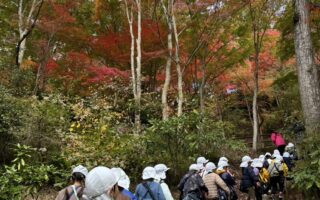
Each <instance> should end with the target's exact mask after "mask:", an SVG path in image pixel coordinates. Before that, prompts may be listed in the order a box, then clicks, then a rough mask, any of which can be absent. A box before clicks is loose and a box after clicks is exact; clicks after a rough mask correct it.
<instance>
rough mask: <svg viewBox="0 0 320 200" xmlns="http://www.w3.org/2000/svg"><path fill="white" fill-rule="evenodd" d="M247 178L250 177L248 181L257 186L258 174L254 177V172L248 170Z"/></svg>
mask: <svg viewBox="0 0 320 200" xmlns="http://www.w3.org/2000/svg"><path fill="white" fill-rule="evenodd" d="M249 176H250V179H251V181H252V183H253V184H254V185H256V186H259V185H260V184H259V174H258V175H256V174H255V172H254V171H253V170H249Z"/></svg>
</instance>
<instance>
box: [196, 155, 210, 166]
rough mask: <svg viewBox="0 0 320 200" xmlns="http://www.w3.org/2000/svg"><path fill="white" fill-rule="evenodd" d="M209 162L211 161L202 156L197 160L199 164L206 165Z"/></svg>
mask: <svg viewBox="0 0 320 200" xmlns="http://www.w3.org/2000/svg"><path fill="white" fill-rule="evenodd" d="M208 162H209V160H207V159H206V158H205V157H203V156H201V157H198V158H197V164H202V165H203V164H206V163H208Z"/></svg>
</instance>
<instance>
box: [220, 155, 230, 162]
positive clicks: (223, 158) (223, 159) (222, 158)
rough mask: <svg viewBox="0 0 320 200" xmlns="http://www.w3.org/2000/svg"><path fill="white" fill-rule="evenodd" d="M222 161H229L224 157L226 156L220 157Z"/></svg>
mask: <svg viewBox="0 0 320 200" xmlns="http://www.w3.org/2000/svg"><path fill="white" fill-rule="evenodd" d="M220 161H225V162H229V160H228V158H226V157H224V156H222V157H220V158H219V162H220Z"/></svg>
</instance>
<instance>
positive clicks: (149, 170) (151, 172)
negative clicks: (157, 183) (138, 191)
mask: <svg viewBox="0 0 320 200" xmlns="http://www.w3.org/2000/svg"><path fill="white" fill-rule="evenodd" d="M150 178H156V170H155V169H154V168H153V167H146V168H144V170H143V172H142V179H143V180H147V179H150Z"/></svg>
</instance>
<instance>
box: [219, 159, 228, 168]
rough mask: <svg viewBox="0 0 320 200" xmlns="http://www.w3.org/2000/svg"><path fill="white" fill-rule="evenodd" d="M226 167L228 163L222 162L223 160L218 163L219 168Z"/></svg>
mask: <svg viewBox="0 0 320 200" xmlns="http://www.w3.org/2000/svg"><path fill="white" fill-rule="evenodd" d="M228 166H229V164H228V162H226V161H223V160H222V161H220V162H219V163H218V167H219V168H224V167H228Z"/></svg>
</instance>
